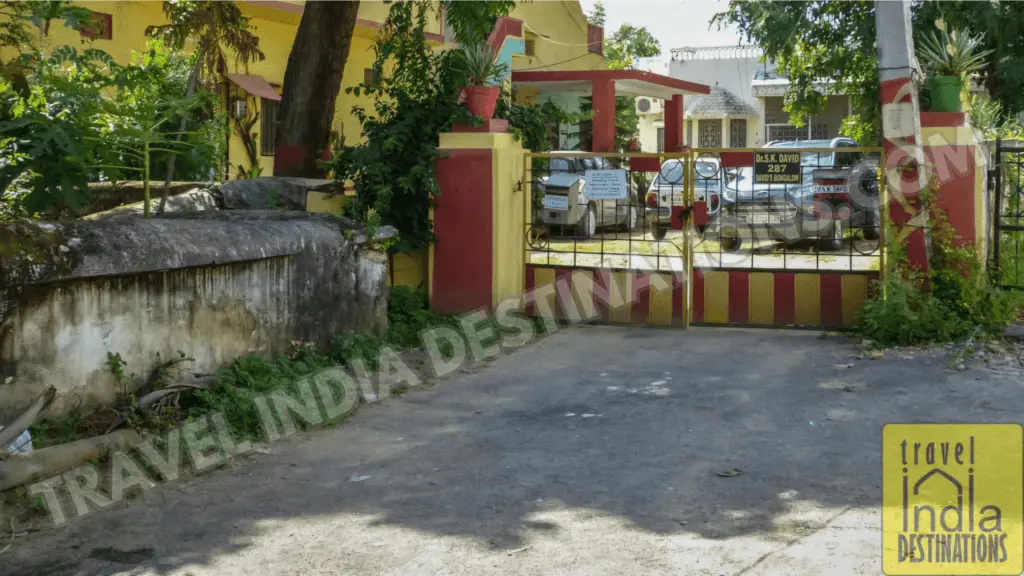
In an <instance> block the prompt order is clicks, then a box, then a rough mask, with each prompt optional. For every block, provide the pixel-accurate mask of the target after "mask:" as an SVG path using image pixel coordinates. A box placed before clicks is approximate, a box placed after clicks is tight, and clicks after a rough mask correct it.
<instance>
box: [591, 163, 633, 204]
mask: <svg viewBox="0 0 1024 576" xmlns="http://www.w3.org/2000/svg"><path fill="white" fill-rule="evenodd" d="M586 179H587V196H588V197H590V198H591V199H593V200H620V199H624V198H627V197H629V186H627V185H626V171H625V170H587V173H586Z"/></svg>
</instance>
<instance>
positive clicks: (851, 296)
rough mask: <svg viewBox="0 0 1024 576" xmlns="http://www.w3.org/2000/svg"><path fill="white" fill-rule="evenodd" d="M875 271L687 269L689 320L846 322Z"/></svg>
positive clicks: (781, 323)
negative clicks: (690, 287)
mask: <svg viewBox="0 0 1024 576" xmlns="http://www.w3.org/2000/svg"><path fill="white" fill-rule="evenodd" d="M877 279H878V274H877V272H872V273H858V272H818V271H808V272H797V271H785V272H780V271H765V272H755V271H748V270H699V269H695V270H694V271H693V301H692V302H693V304H692V312H691V316H690V319H691V321H692V322H693V323H694V324H737V325H749V326H807V327H823V328H842V327H847V326H852V325H853V324H854V323H855V322H856V320H857V315H858V313H859V312H860V310H861V309H862V308H863V307H864V301H865V300H867V297H868V292H869V290H870V289H871V284H872V281H873V280H877Z"/></svg>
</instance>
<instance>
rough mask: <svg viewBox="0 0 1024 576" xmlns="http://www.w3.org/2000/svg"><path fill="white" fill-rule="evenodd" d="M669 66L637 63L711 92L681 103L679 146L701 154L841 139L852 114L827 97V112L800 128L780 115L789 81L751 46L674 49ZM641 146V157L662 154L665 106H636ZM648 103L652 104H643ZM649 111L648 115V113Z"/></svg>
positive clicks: (846, 103)
mask: <svg viewBox="0 0 1024 576" xmlns="http://www.w3.org/2000/svg"><path fill="white" fill-rule="evenodd" d="M671 55H672V57H671V59H670V60H669V61H668V62H650V61H648V62H641V63H640V66H641V67H642V68H643V69H646V70H650V71H652V72H660V73H664V72H663V71H662V70H664V68H665V67H667V69H668V75H669V76H672V77H674V78H685V79H686V80H690V81H693V82H699V83H701V84H706V85H708V86H711V94H710V95H708V96H695V97H690V98H687V99H686V100H685V101H684V108H685V109H684V116H683V118H684V120H683V122H684V126H683V143H684V144H685V145H686V146H690V147H699V148H757V147H760V146H764V145H765V144H766V143H768V142H771V141H773V140H817V139H830V138H835V137H836V136H839V135H840V134H839V131H840V128H841V127H842V123H843V120H844V119H845V118H846V117H847V116H849V115H850V114H851V110H850V100H849V98H848V97H847V96H845V95H839V96H829V97H828V101H827V104H826V106H825V109H824V110H823V111H822V112H821V113H820V114H818V115H817V116H814V117H811V118H808V119H807V120H806V121H805V122H804V125H803V126H800V127H797V126H795V125H793V124H792V123H791V122H790V119H789V113H787V112H786V111H785V110H784V109H783V104H784V96H785V93H786V90H787V88H788V87H789V81H788V80H787V79H785V78H783V77H780V76H779V75H778V74H776V72H775V67H774V66H773V65H772V64H770V63H769V64H765V63H762V61H761V59H762V55H763V54H762V51H761V49H760V48H757V47H755V46H729V47H713V48H676V49H673V50H672V51H671ZM640 100H643V98H638V99H637V112H638V114H639V115H640V123H639V132H640V134H639V140H640V147H641V150H643V151H644V152H661V151H663V142H664V140H663V136H662V135H663V134H664V124H663V123H662V119H661V107H662V106H663V105H664V103H661V102H655V101H651V102H648V103H644V102H640ZM647 100H651V99H647ZM648 110H649V111H648Z"/></svg>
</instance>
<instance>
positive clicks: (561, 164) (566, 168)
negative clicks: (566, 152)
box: [551, 158, 573, 172]
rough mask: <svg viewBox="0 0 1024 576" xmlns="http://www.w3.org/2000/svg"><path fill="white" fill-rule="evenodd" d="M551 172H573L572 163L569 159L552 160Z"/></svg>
mask: <svg viewBox="0 0 1024 576" xmlns="http://www.w3.org/2000/svg"><path fill="white" fill-rule="evenodd" d="M551 171H552V172H572V171H573V167H572V161H570V160H569V159H568V158H552V159H551Z"/></svg>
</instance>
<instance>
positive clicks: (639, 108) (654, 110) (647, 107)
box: [636, 97, 661, 114]
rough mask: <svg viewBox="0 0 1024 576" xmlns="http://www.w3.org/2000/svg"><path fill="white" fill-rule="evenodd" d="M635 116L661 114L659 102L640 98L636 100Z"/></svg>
mask: <svg viewBox="0 0 1024 576" xmlns="http://www.w3.org/2000/svg"><path fill="white" fill-rule="evenodd" d="M636 113H637V114H661V100H658V99H657V98H646V97H640V98H637V99H636Z"/></svg>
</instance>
